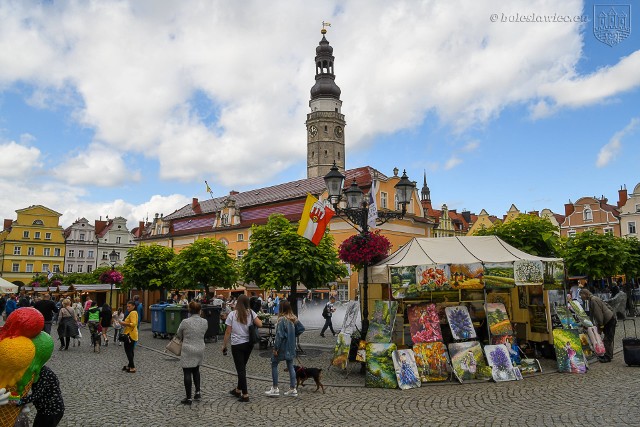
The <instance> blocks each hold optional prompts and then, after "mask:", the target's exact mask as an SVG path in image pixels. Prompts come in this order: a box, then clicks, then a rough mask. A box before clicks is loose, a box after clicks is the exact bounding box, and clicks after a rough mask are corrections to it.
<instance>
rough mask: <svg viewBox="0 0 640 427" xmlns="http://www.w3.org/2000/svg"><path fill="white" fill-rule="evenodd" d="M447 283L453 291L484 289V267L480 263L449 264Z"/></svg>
mask: <svg viewBox="0 0 640 427" xmlns="http://www.w3.org/2000/svg"><path fill="white" fill-rule="evenodd" d="M449 269H450V277H449V283H450V284H451V287H452V288H453V289H482V288H484V279H483V277H484V266H483V265H482V263H479V262H477V263H473V264H451V266H450V267H449Z"/></svg>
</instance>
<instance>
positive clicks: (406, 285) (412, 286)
mask: <svg viewBox="0 0 640 427" xmlns="http://www.w3.org/2000/svg"><path fill="white" fill-rule="evenodd" d="M389 273H390V275H391V294H392V295H393V297H394V298H396V299H403V298H418V297H420V296H422V295H421V292H420V289H419V288H418V286H416V267H415V266H410V267H391V268H390V269H389ZM425 291H426V290H425Z"/></svg>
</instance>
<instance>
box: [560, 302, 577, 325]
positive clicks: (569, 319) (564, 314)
mask: <svg viewBox="0 0 640 427" xmlns="http://www.w3.org/2000/svg"><path fill="white" fill-rule="evenodd" d="M555 312H556V315H557V316H558V319H560V323H562V327H563V328H565V329H576V328H578V326H579V325H578V323H577V322H576V320H575V319H574V318H573V314H571V312H570V311H569V309H567V307H564V306H561V305H559V306H556V307H555Z"/></svg>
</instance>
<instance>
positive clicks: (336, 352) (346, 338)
mask: <svg viewBox="0 0 640 427" xmlns="http://www.w3.org/2000/svg"><path fill="white" fill-rule="evenodd" d="M350 348H351V335H349V334H345V333H343V332H340V333H339V334H338V340H337V341H336V346H335V347H334V349H333V359H332V360H331V366H336V367H338V368H340V369H347V363H348V361H349V349H350Z"/></svg>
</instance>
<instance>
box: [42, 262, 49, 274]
mask: <svg viewBox="0 0 640 427" xmlns="http://www.w3.org/2000/svg"><path fill="white" fill-rule="evenodd" d="M48 271H49V264H42V272H43V273H44V272H48Z"/></svg>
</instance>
